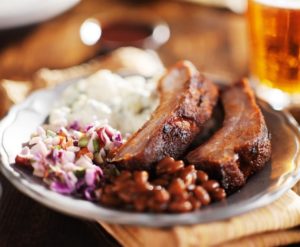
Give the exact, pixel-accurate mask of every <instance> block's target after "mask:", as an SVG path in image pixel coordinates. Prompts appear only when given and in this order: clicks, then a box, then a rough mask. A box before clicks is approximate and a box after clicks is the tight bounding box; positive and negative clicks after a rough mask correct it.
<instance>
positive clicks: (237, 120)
mask: <svg viewBox="0 0 300 247" xmlns="http://www.w3.org/2000/svg"><path fill="white" fill-rule="evenodd" d="M221 101H222V104H223V108H224V112H225V117H224V122H223V125H222V127H221V128H220V129H219V130H218V131H217V132H215V133H214V135H213V136H212V137H211V138H210V139H209V140H208V141H207V142H205V143H203V144H202V145H200V146H199V147H197V148H196V149H195V150H193V151H191V152H190V153H188V155H187V156H186V160H187V161H188V162H189V163H191V164H195V165H196V166H197V168H200V169H203V170H205V171H206V172H208V173H209V174H210V175H211V176H213V177H215V178H216V179H218V180H219V181H221V184H222V185H223V186H224V188H225V189H226V191H227V192H228V193H231V192H234V191H236V190H238V189H239V188H240V187H241V186H243V185H244V184H245V182H246V180H247V178H248V177H249V176H251V175H252V174H254V173H255V172H257V171H258V170H260V169H261V168H262V167H263V166H264V165H265V164H266V163H267V161H268V160H269V159H270V157H271V141H270V135H269V132H268V129H267V126H266V123H265V120H264V117H263V115H262V113H261V111H260V108H259V107H258V105H257V104H256V101H255V96H254V94H253V91H252V90H251V88H250V86H249V83H248V81H246V80H242V81H240V82H238V83H236V84H235V85H233V86H232V87H229V88H227V89H225V90H224V91H223V92H222V94H221Z"/></svg>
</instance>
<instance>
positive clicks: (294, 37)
mask: <svg viewBox="0 0 300 247" xmlns="http://www.w3.org/2000/svg"><path fill="white" fill-rule="evenodd" d="M248 21H249V29H250V30H249V31H250V45H251V50H250V51H251V53H250V57H251V58H250V66H251V73H252V76H254V77H255V78H256V79H258V81H259V83H260V84H263V85H265V86H268V87H270V88H278V89H281V90H282V91H285V92H287V93H297V94H299V93H300V0H249V1H248Z"/></svg>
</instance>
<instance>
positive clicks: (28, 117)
mask: <svg viewBox="0 0 300 247" xmlns="http://www.w3.org/2000/svg"><path fill="white" fill-rule="evenodd" d="M64 87H65V85H61V86H60V87H58V88H55V89H51V90H42V91H39V92H36V93H34V94H32V95H31V96H30V97H29V98H27V100H26V101H25V102H23V103H22V104H20V105H17V106H15V107H13V108H12V109H11V111H10V112H9V113H8V115H7V116H6V117H5V118H4V119H3V121H2V122H1V124H0V154H1V162H2V164H0V168H1V171H2V173H3V174H4V175H5V176H6V177H7V178H8V180H9V181H10V182H11V183H12V184H13V185H14V186H15V187H16V188H18V189H19V190H20V191H21V192H23V193H24V194H26V195H28V196H30V197H31V198H33V199H34V200H36V201H38V202H40V203H41V204H43V205H45V206H48V207H50V208H53V209H55V210H58V211H60V212H63V213H66V214H70V215H73V216H76V217H81V218H86V219H89V220H99V221H106V222H110V223H119V224H131V225H145V226H155V227H161V226H174V225H183V224H196V223H204V222H211V221H217V220H222V219H226V218H230V217H233V216H236V215H239V214H242V213H245V212H248V211H250V210H253V209H256V208H258V207H262V206H264V205H266V204H268V203H271V202H272V201H274V200H276V199H277V198H278V197H279V196H281V195H282V194H283V193H284V192H286V191H287V190H288V189H289V188H291V187H292V186H293V185H294V184H295V183H296V182H297V181H298V180H299V177H300V162H299V161H300V154H299V144H300V142H299V140H300V139H299V138H300V134H299V130H298V127H297V123H296V121H295V120H294V119H293V118H292V117H290V116H289V115H288V114H286V113H283V112H279V111H274V110H272V109H271V108H270V107H269V106H268V105H267V104H266V103H264V102H260V106H261V108H262V111H263V114H264V116H265V119H266V122H267V125H268V127H269V130H270V132H271V134H272V149H273V151H272V159H271V161H270V162H269V163H268V164H267V165H266V166H265V168H264V169H263V170H262V171H260V172H258V173H257V174H255V175H254V176H253V177H251V178H250V179H249V181H248V182H247V184H246V185H245V186H244V187H243V188H242V189H241V190H240V191H239V192H237V193H235V194H233V195H231V196H229V197H228V198H227V199H226V200H225V201H223V202H217V203H213V204H211V205H209V206H207V207H204V208H202V209H201V210H199V211H195V212H191V213H185V214H173V215H172V214H166V213H164V214H150V213H131V212H125V211H121V210H116V209H110V208H105V207H103V206H101V205H99V204H96V203H92V202H89V201H85V200H82V199H76V198H73V197H71V196H64V195H60V194H58V193H55V192H53V191H50V190H49V189H48V188H46V187H45V186H44V184H43V183H42V181H41V180H40V179H38V178H36V177H33V176H32V175H31V173H30V172H29V171H28V170H24V169H22V168H20V167H18V166H15V165H13V163H14V159H15V156H16V155H17V154H18V152H20V150H21V146H22V143H25V142H26V141H28V139H29V137H30V134H31V133H32V132H33V131H34V130H35V129H36V128H37V126H39V125H41V124H42V123H44V122H45V120H46V118H47V116H48V114H49V111H50V109H51V107H52V105H53V102H55V101H56V100H57V99H58V98H59V95H60V93H61V92H62V90H63V89H64Z"/></svg>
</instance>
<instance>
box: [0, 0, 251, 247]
mask: <svg viewBox="0 0 300 247" xmlns="http://www.w3.org/2000/svg"><path fill="white" fill-rule="evenodd" d="M119 9H121V10H123V11H122V12H123V13H124V15H126V11H127V10H128V9H131V10H132V9H133V10H134V11H137V12H140V11H151V13H153V15H157V16H160V17H161V18H163V19H164V20H165V21H166V22H167V23H168V24H169V26H170V29H171V38H170V40H169V42H168V43H166V44H165V45H163V46H162V47H160V48H159V49H158V50H157V51H158V53H159V55H160V56H161V58H162V60H163V62H164V63H165V64H166V65H170V64H172V63H174V62H176V61H177V60H180V59H189V60H191V61H192V62H194V63H195V64H196V66H197V67H198V68H199V69H200V70H203V71H205V72H209V73H214V74H218V75H219V76H220V77H222V78H227V79H232V80H235V79H238V78H240V77H242V76H244V75H246V74H247V71H248V66H247V60H248V56H247V54H248V51H247V42H246V41H247V38H246V24H245V20H244V17H243V16H239V15H236V14H233V13H230V12H228V11H226V10H222V9H212V8H207V7H203V6H200V5H194V4H189V3H183V2H178V1H176V2H175V1H130V2H126V1H114V0H107V1H103V0H102V1H99V0H98V1H96V0H94V1H93V0H85V1H82V2H81V4H80V5H78V6H77V7H75V8H73V9H72V10H70V11H68V12H66V13H65V14H63V15H61V16H59V17H56V18H55V19H53V20H51V21H48V22H45V23H42V24H39V25H35V26H31V27H26V28H20V29H15V30H9V31H1V32H0V79H14V80H30V79H32V77H33V76H34V73H35V72H36V71H37V70H38V69H40V68H42V67H48V68H65V67H69V66H73V65H77V64H81V63H83V62H85V61H88V60H89V59H91V58H94V57H95V56H97V55H98V54H99V52H100V50H101V43H100V44H98V45H95V46H91V47H88V46H85V45H83V44H82V42H81V41H80V39H79V34H78V33H79V27H80V25H81V24H82V22H83V21H84V20H85V19H86V18H88V17H92V16H95V15H101V14H103V13H108V12H110V13H113V12H114V11H117V10H119ZM0 87H1V85H0ZM2 108H3V105H2ZM5 111H6V109H2V111H1V112H5ZM0 181H1V182H2V184H3V190H4V194H3V197H2V199H1V200H0V245H1V246H2V247H4V246H31V247H35V246H51V247H53V246H116V245H117V243H116V242H115V241H114V240H113V239H112V238H110V237H109V236H108V235H107V234H105V233H104V232H103V231H102V230H101V229H100V228H96V227H94V225H93V223H91V222H84V221H80V220H78V219H73V218H70V217H68V216H64V215H61V214H60V213H57V212H54V211H52V210H50V209H47V208H45V207H43V206H41V205H39V204H37V203H36V202H34V201H33V200H31V199H29V198H27V197H25V196H23V195H22V194H21V193H19V192H18V191H16V190H15V189H14V188H13V187H12V186H11V185H10V184H9V183H8V181H7V180H5V179H4V178H3V177H0Z"/></svg>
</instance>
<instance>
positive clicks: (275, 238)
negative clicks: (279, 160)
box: [98, 190, 300, 247]
mask: <svg viewBox="0 0 300 247" xmlns="http://www.w3.org/2000/svg"><path fill="white" fill-rule="evenodd" d="M98 223H99V224H100V225H101V226H102V227H103V228H104V229H105V230H106V231H107V232H108V233H109V234H111V235H112V236H113V237H114V238H115V239H116V240H117V241H118V242H119V243H120V244H122V245H123V246H130V247H137V246H144V247H148V246H149V247H153V246H163V247H174V246H212V245H218V246H241V244H242V246H278V245H286V244H290V243H296V242H300V229H291V228H293V227H296V226H298V225H300V197H299V196H298V195H297V194H296V193H295V192H294V191H292V190H289V191H288V192H287V193H286V194H285V195H283V196H282V197H281V198H280V199H278V200H277V201H275V202H273V203H272V204H270V205H268V206H266V207H263V208H260V209H257V210H254V211H251V212H249V213H246V214H243V215H240V216H237V217H234V218H231V219H229V220H224V221H219V222H213V223H208V224H200V225H193V226H178V227H173V228H150V227H136V226H124V225H113V224H108V223H103V222H98Z"/></svg>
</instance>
